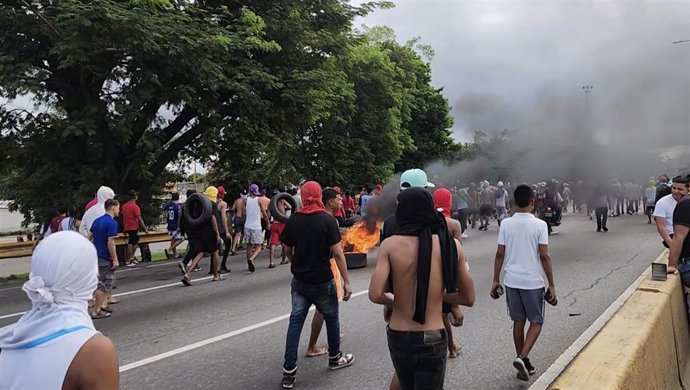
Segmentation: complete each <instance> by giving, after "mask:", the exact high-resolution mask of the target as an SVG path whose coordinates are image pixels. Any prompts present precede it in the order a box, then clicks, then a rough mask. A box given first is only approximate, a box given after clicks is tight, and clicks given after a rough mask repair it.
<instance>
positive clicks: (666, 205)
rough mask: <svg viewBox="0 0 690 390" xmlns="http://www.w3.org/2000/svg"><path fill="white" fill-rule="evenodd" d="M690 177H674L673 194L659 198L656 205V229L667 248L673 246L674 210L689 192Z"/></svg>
mask: <svg viewBox="0 0 690 390" xmlns="http://www.w3.org/2000/svg"><path fill="white" fill-rule="evenodd" d="M689 183H690V179H688V178H687V177H682V176H678V177H676V178H674V179H673V185H672V186H671V195H666V196H664V197H663V198H661V199H659V201H658V202H656V205H655V206H654V214H652V215H653V216H654V221H655V222H656V229H657V230H658V231H659V235H660V236H661V238H662V239H663V241H662V244H663V245H664V246H665V247H666V248H670V247H671V242H672V241H673V211H674V210H675V209H676V204H677V203H678V201H679V200H680V199H681V198H682V197H684V196H685V195H687V194H688V189H690V188H689V187H688V186H689Z"/></svg>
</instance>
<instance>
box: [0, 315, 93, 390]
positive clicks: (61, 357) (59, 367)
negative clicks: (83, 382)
mask: <svg viewBox="0 0 690 390" xmlns="http://www.w3.org/2000/svg"><path fill="white" fill-rule="evenodd" d="M96 333H98V332H96V331H95V330H92V329H88V328H84V329H80V330H77V331H74V332H72V333H68V334H65V335H62V336H60V337H58V338H55V339H53V340H50V341H48V342H45V343H43V344H41V345H38V346H35V347H33V348H27V349H11V350H3V351H2V352H0V389H2V390H38V389H46V390H60V389H62V385H63V383H64V382H65V376H66V375H67V370H68V369H69V366H70V365H71V364H72V360H74V357H75V356H77V352H79V350H80V349H81V347H82V346H84V344H85V343H86V342H87V341H88V340H89V339H91V337H93V336H94V335H95V334H96Z"/></svg>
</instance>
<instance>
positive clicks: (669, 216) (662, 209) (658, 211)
mask: <svg viewBox="0 0 690 390" xmlns="http://www.w3.org/2000/svg"><path fill="white" fill-rule="evenodd" d="M676 204H678V202H677V201H676V200H675V199H673V195H666V196H664V197H663V198H661V199H659V201H658V202H656V206H655V207H654V214H652V215H653V216H655V217H660V218H666V221H665V222H664V229H666V232H668V234H673V210H675V209H676Z"/></svg>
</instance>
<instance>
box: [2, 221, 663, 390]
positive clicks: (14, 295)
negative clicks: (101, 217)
mask: <svg viewBox="0 0 690 390" xmlns="http://www.w3.org/2000/svg"><path fill="white" fill-rule="evenodd" d="M564 220H565V221H564V222H565V223H564V225H563V226H562V227H561V228H560V229H559V230H558V231H557V234H555V235H554V236H552V238H551V245H550V246H551V253H552V256H553V259H554V263H555V274H556V284H557V290H558V294H559V301H560V303H559V305H558V306H557V307H555V308H552V307H548V309H547V322H546V324H545V328H544V331H543V332H542V336H541V339H540V340H539V342H538V344H537V346H536V348H535V349H534V351H533V353H532V356H531V358H532V359H531V360H532V361H533V363H534V364H535V365H536V366H537V370H538V373H537V376H538V375H539V374H540V373H541V372H543V370H545V369H546V368H547V367H548V366H549V365H550V364H551V363H552V362H553V361H555V360H556V359H557V358H558V356H560V354H561V353H563V351H565V350H566V349H567V348H568V346H570V344H571V343H572V342H573V341H575V339H576V338H577V337H578V336H579V335H580V334H581V333H582V332H583V331H584V330H585V329H586V328H587V327H588V326H589V325H590V324H591V323H592V322H594V320H595V319H596V318H597V317H598V316H599V315H600V314H601V313H602V312H603V311H604V310H605V309H606V308H607V307H608V306H609V305H610V304H611V303H612V302H613V301H614V300H615V299H616V298H617V297H618V296H619V295H620V294H621V293H622V292H623V291H624V290H625V289H626V288H627V287H628V286H629V285H630V284H631V283H632V282H633V281H634V280H635V279H636V278H637V276H638V275H639V274H640V273H641V272H642V271H643V270H644V269H645V268H646V267H647V266H648V265H649V263H650V262H651V261H652V260H653V259H654V258H656V256H657V255H658V254H659V253H660V252H661V249H662V248H661V246H660V242H659V241H660V240H659V239H658V236H657V235H656V233H655V229H653V228H652V227H651V226H650V225H647V224H646V219H645V218H644V217H643V216H636V217H628V216H624V217H620V218H613V219H610V223H609V227H610V228H611V232H609V233H596V232H595V231H594V229H593V223H592V222H590V221H589V220H588V219H587V218H585V217H583V216H581V215H575V216H571V215H566V217H565V218H564ZM470 235H471V236H470V238H469V239H466V240H465V247H466V251H467V253H468V255H469V257H470V261H471V263H470V265H471V269H472V274H473V277H474V280H475V286H476V288H477V293H478V298H477V302H476V305H475V307H473V308H470V309H465V325H464V326H463V327H462V328H460V329H459V330H456V331H455V334H456V336H457V337H458V338H459V339H460V340H461V341H462V344H463V345H464V353H463V355H462V356H461V357H460V358H459V359H457V360H449V362H448V369H447V375H446V388H449V389H459V388H462V389H526V388H528V386H529V384H530V383H524V382H519V381H518V380H517V379H515V373H514V369H513V368H512V365H511V362H512V359H513V357H514V352H513V347H512V336H511V326H510V323H509V319H508V317H507V313H506V309H505V303H504V301H502V300H501V301H493V300H491V299H490V298H489V297H488V289H489V287H490V281H491V276H492V275H491V273H492V269H493V254H494V252H495V247H496V245H495V240H496V226H495V225H494V226H491V227H490V230H489V232H477V231H471V232H470ZM267 263H268V262H267V260H266V257H262V258H260V260H259V261H258V264H257V265H258V268H257V271H256V272H255V273H254V274H249V273H248V272H247V270H246V264H245V263H244V261H243V257H242V256H236V257H233V258H232V263H231V266H232V268H233V272H232V274H230V275H229V277H228V280H226V281H223V282H210V281H208V280H203V281H198V282H195V283H194V285H193V286H192V287H188V288H185V287H182V286H181V285H180V284H179V283H178V281H179V277H180V275H179V271H178V270H177V268H176V267H175V266H174V263H162V264H153V265H150V266H148V268H144V267H141V268H136V269H133V270H129V269H128V270H123V271H119V274H118V285H119V286H118V288H117V290H116V291H115V292H116V293H120V294H122V293H128V292H133V293H131V294H129V295H126V296H122V297H121V303H120V304H119V305H117V306H116V307H115V309H116V312H115V313H114V314H113V317H112V318H110V319H107V320H100V321H98V322H97V323H96V324H97V327H98V329H99V330H101V331H102V332H103V333H104V334H105V335H107V336H109V337H111V338H112V339H113V340H114V342H115V344H116V346H117V349H118V352H119V358H120V364H121V370H122V371H123V372H122V376H121V381H122V389H124V390H147V389H151V390H154V389H238V390H239V389H277V388H279V387H280V386H279V383H280V379H281V365H282V356H283V351H284V346H285V334H286V329H287V319H286V318H285V317H286V316H284V315H286V314H288V313H289V310H290V295H289V282H290V279H291V275H290V272H289V269H288V267H286V266H281V267H278V268H275V269H271V270H269V269H266V268H265V267H266V265H267ZM373 263H374V255H373V254H372V255H370V265H369V267H368V268H364V269H359V270H352V271H351V272H350V279H351V283H352V288H353V291H354V292H355V293H357V292H360V294H359V295H357V296H355V297H353V298H352V300H351V301H350V302H347V303H344V304H343V305H342V306H341V316H342V322H343V326H344V332H345V338H344V340H343V349H345V350H346V351H348V352H350V351H351V352H353V353H355V355H356V358H357V361H356V363H355V365H354V366H353V367H350V368H347V369H345V370H340V371H337V372H328V371H327V369H326V367H327V358H325V357H320V358H313V359H306V358H304V354H305V350H306V343H307V337H308V326H305V329H304V332H303V334H302V340H301V344H300V345H301V349H300V361H299V373H298V382H297V388H304V389H325V388H338V389H384V388H386V386H387V384H388V382H389V380H390V376H391V372H392V366H391V363H390V358H389V356H388V351H387V346H386V341H385V325H384V322H383V320H382V317H381V308H380V307H379V306H376V305H374V304H371V303H370V302H369V301H368V299H367V296H366V293H365V290H366V288H367V287H368V284H369V278H370V275H371V272H372V270H373ZM202 265H203V266H204V271H206V267H208V263H203V264H202ZM194 277H195V278H203V277H206V274H205V272H203V274H202V273H196V274H195V275H194ZM171 284H172V285H171ZM157 286H159V287H161V288H158V289H154V290H149V291H143V292H138V290H141V289H147V288H151V287H157ZM26 308H27V300H26V299H25V297H23V296H22V293H21V290H19V289H18V288H17V285H13V284H5V285H0V326H3V325H6V324H9V323H11V322H13V321H16V320H17V318H18V317H16V316H15V317H10V318H3V316H6V315H8V314H10V315H11V314H12V313H17V312H20V311H22V310H25V309H26ZM307 321H308V322H307V325H308V324H309V323H310V318H308V319H307ZM219 336H220V337H219ZM195 343H201V344H202V345H201V346H198V345H194V344H195ZM321 343H322V344H325V331H324V334H323V335H322V338H321ZM186 346H192V347H194V346H198V348H196V349H190V350H187V349H182V350H178V349H180V348H184V347H186ZM166 352H171V353H170V354H168V355H169V356H165V357H164V358H160V356H158V357H156V355H159V354H163V353H166ZM152 357H153V358H152Z"/></svg>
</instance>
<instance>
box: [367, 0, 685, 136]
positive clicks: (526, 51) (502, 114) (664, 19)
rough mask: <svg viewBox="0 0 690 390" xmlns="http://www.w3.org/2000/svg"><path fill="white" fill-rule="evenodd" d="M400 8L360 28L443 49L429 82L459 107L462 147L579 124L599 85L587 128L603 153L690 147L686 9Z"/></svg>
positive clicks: (448, 3) (678, 4) (407, 2)
mask: <svg viewBox="0 0 690 390" xmlns="http://www.w3.org/2000/svg"><path fill="white" fill-rule="evenodd" d="M394 3H395V5H396V7H395V8H394V9H392V10H377V11H375V12H374V13H373V14H371V15H369V16H367V17H366V18H364V19H362V20H360V21H359V22H360V24H361V23H363V24H366V25H368V26H374V25H387V26H389V27H392V28H393V29H394V30H395V31H396V33H397V36H398V40H399V41H401V42H404V41H406V40H408V39H410V38H412V37H416V36H420V37H421V39H422V43H425V44H430V45H431V46H432V47H433V48H434V49H435V53H436V54H435V57H434V58H433V60H432V69H433V83H434V85H435V86H437V87H443V89H444V94H445V96H446V97H447V99H448V100H449V102H450V104H451V106H452V108H453V111H452V114H453V116H454V118H455V125H454V127H453V134H454V136H455V138H456V139H459V140H462V141H468V140H471V138H472V134H473V131H474V130H482V131H485V132H487V133H492V132H495V131H497V130H502V129H518V130H523V131H537V129H538V131H539V132H541V133H548V132H549V131H548V130H549V129H548V128H550V127H552V126H555V127H559V126H563V123H565V122H567V123H571V124H572V122H573V121H574V120H576V119H575V118H576V117H582V116H583V115H584V112H585V111H584V110H585V104H586V102H585V96H584V95H585V94H584V92H583V90H582V86H584V85H591V86H593V87H594V89H593V90H592V92H591V93H590V96H589V104H590V111H589V113H590V117H589V120H591V123H587V126H588V127H592V128H594V129H596V131H595V133H597V135H596V137H597V139H598V141H599V142H604V143H607V142H612V140H615V139H616V138H618V137H619V136H621V137H626V138H627V137H628V136H630V135H632V134H634V135H635V136H638V135H639V136H640V137H642V138H643V139H644V140H645V142H646V141H648V140H649V139H650V138H652V139H653V138H654V137H658V136H659V135H664V136H668V137H667V138H665V139H666V142H665V143H684V144H690V142H689V141H690V135H689V134H690V128H689V126H690V113H689V112H690V110H688V107H690V43H679V44H673V43H672V42H674V41H678V40H683V39H690V1H661V0H660V1H633V0H630V1H603V0H602V1H560V0H548V1H546V0H543V1H513V0H511V1H498V0H466V1H463V0H397V1H394ZM583 126H584V125H583ZM563 131H570V130H568V129H564V130H563ZM626 134H627V135H626ZM652 143H654V144H656V142H652ZM654 146H657V145H654Z"/></svg>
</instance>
